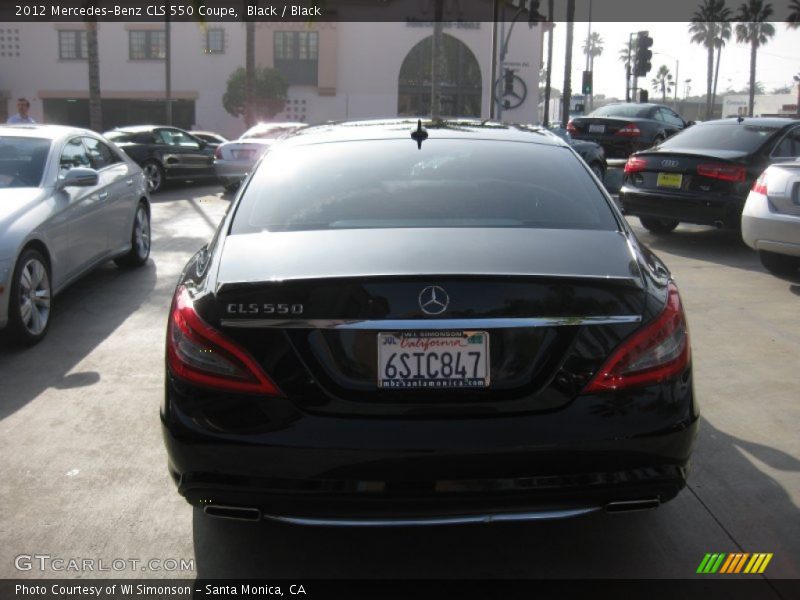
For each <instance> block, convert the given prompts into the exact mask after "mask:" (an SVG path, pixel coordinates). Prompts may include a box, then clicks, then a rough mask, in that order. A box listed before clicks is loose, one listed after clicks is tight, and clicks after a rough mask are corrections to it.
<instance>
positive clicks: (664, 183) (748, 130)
mask: <svg viewBox="0 0 800 600" xmlns="http://www.w3.org/2000/svg"><path fill="white" fill-rule="evenodd" d="M798 156H800V121H797V120H795V119H788V118H743V117H740V118H737V119H720V120H716V121H707V122H705V123H700V124H698V125H695V126H694V127H692V128H690V129H687V130H686V131H684V132H681V133H679V134H678V135H676V136H675V137H673V138H670V139H668V140H667V141H666V142H663V143H662V144H661V145H659V146H658V147H656V148H652V149H650V150H645V151H642V152H637V153H635V154H633V155H632V156H631V157H630V158H629V159H628V162H627V163H626V164H625V170H624V175H623V184H622V189H621V190H620V193H619V197H620V200H621V202H622V206H623V207H624V209H625V212H626V214H629V215H636V216H638V217H639V220H640V221H641V222H642V225H644V227H646V228H647V229H649V230H650V231H652V232H653V233H660V234H663V233H669V232H670V231H672V230H673V229H675V228H676V227H677V226H678V224H679V223H680V222H686V223H699V224H703V225H716V226H718V227H731V228H737V227H739V226H740V224H741V217H742V208H743V207H744V203H745V200H746V198H747V194H748V192H749V191H750V187H751V186H752V185H753V182H754V181H755V180H756V177H758V176H759V174H760V173H761V172H762V171H763V170H764V169H765V168H766V167H767V166H768V165H769V164H770V163H772V162H785V161H786V160H793V159H794V158H796V157H798Z"/></svg>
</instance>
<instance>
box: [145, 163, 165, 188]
mask: <svg viewBox="0 0 800 600" xmlns="http://www.w3.org/2000/svg"><path fill="white" fill-rule="evenodd" d="M142 171H144V178H145V180H147V191H148V192H150V193H151V194H155V193H156V192H157V191H158V190H160V189H161V187H162V186H163V185H164V169H163V168H162V167H161V165H160V164H158V162H157V161H155V160H148V161H147V162H145V163H144V164H143V165H142Z"/></svg>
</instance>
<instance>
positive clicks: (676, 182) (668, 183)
mask: <svg viewBox="0 0 800 600" xmlns="http://www.w3.org/2000/svg"><path fill="white" fill-rule="evenodd" d="M682 183H683V175H681V174H680V173H659V174H658V179H657V180H656V185H657V186H658V187H667V188H677V189H680V187H681V184H682Z"/></svg>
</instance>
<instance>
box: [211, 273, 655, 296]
mask: <svg viewBox="0 0 800 600" xmlns="http://www.w3.org/2000/svg"><path fill="white" fill-rule="evenodd" d="M379 279H392V280H393V281H398V282H405V281H414V280H430V279H436V280H437V281H442V282H447V281H448V280H453V279H461V280H464V279H466V280H481V279H495V280H498V279H514V280H515V282H525V280H529V281H528V282H529V283H537V280H538V282H541V281H542V280H548V279H552V280H560V281H569V280H574V281H576V282H584V283H606V284H609V285H613V286H619V287H633V288H637V289H642V287H643V285H642V278H641V277H637V276H633V275H631V276H619V275H585V274H574V273H566V274H563V273H447V274H437V273H419V272H417V273H413V274H412V273H400V274H397V273H374V274H369V275H364V274H353V275H337V276H334V277H331V276H329V275H322V274H320V275H314V276H303V277H283V278H276V279H268V280H258V281H255V280H254V281H218V282H217V285H216V288H215V290H214V293H215V294H216V295H220V294H223V293H231V292H239V291H241V292H249V291H252V290H253V289H254V288H259V287H261V286H268V285H270V284H281V283H300V282H306V281H326V282H332V281H343V282H345V281H346V282H367V281H370V280H379Z"/></svg>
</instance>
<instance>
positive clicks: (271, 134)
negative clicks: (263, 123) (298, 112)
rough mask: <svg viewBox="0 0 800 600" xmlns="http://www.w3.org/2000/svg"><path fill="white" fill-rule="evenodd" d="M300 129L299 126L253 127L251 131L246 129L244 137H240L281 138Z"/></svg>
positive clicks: (244, 138)
mask: <svg viewBox="0 0 800 600" xmlns="http://www.w3.org/2000/svg"><path fill="white" fill-rule="evenodd" d="M298 129H300V128H299V127H269V128H264V129H255V130H253V129H251V130H249V131H245V132H244V133H243V134H242V137H241V138H239V139H242V140H246V139H252V138H258V139H266V140H271V139H274V138H279V137H281V136H284V135H287V134H289V133H294V132H295V131H297V130H298Z"/></svg>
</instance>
